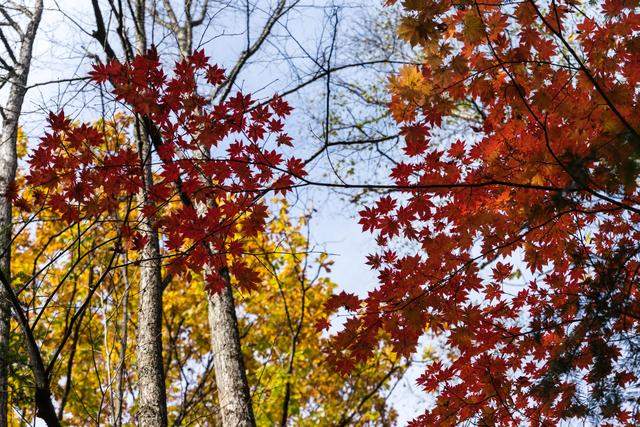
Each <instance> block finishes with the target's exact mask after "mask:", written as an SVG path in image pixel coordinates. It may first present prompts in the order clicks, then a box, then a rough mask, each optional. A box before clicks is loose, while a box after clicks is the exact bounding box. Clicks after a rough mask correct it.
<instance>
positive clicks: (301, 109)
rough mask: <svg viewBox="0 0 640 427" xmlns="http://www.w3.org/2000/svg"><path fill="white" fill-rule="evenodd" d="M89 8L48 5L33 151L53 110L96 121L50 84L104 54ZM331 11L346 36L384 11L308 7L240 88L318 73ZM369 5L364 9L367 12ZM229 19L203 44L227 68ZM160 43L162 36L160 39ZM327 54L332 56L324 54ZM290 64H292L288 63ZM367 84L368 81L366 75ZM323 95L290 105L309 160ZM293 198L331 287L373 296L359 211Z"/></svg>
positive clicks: (403, 397)
mask: <svg viewBox="0 0 640 427" xmlns="http://www.w3.org/2000/svg"><path fill="white" fill-rule="evenodd" d="M374 1H375V0H374ZM87 3H88V2H87V1H85V0H57V1H56V0H45V8H46V9H45V12H44V15H43V22H42V24H41V29H40V33H39V35H38V39H37V41H36V45H35V49H34V61H33V64H32V71H31V74H30V78H29V82H30V84H31V85H33V84H36V85H37V86H36V87H34V88H33V89H31V90H30V91H29V93H28V96H27V100H26V102H25V105H24V111H25V113H26V114H25V115H24V116H23V120H22V122H21V125H22V126H23V127H24V129H25V131H26V132H27V135H28V136H29V138H30V141H31V144H33V141H35V140H37V138H38V137H39V136H40V135H41V134H42V132H43V130H44V129H43V118H44V114H45V113H46V111H47V110H58V109H60V108H65V109H66V110H67V111H73V112H75V113H76V114H78V118H80V119H82V118H83V117H87V118H89V117H92V115H93V113H94V111H93V110H91V109H89V108H87V106H91V105H95V99H94V97H95V94H94V93H92V92H91V91H86V90H84V89H85V88H84V86H83V85H84V83H82V82H80V83H78V82H69V83H61V84H45V83H46V82H50V81H55V80H59V79H73V78H76V77H78V76H83V75H84V74H85V73H86V71H87V70H88V69H89V67H90V64H91V62H92V59H91V58H90V57H89V56H88V55H87V53H88V52H98V51H99V50H98V46H96V44H95V42H94V41H93V40H92V39H91V38H90V37H89V36H88V34H87V32H90V31H92V30H93V27H94V24H93V22H94V21H93V20H94V18H93V14H92V12H91V10H90V9H87ZM269 4H271V0H258V3H257V5H258V6H259V7H264V8H267V7H268V6H269ZM332 4H341V5H342V6H344V7H343V8H341V9H340V12H339V13H340V18H341V23H340V26H339V27H338V28H339V30H340V31H342V34H345V36H346V35H348V34H349V32H350V31H355V32H358V31H360V30H361V29H360V28H357V27H353V28H352V27H350V26H353V25H358V23H361V22H362V20H361V19H359V18H361V15H362V13H363V12H365V13H366V12H370V10H369V11H367V8H369V9H375V8H377V7H378V6H377V5H373V6H371V4H372V3H371V2H358V1H353V2H347V1H338V0H335V1H333V2H330V1H315V0H310V1H308V2H307V3H305V4H303V6H302V7H301V8H300V9H299V11H297V12H295V13H293V14H292V15H291V17H290V18H288V20H287V22H286V29H285V27H284V26H282V27H280V28H276V30H275V33H276V36H277V38H276V39H274V42H273V43H272V44H271V45H270V46H267V49H266V50H265V54H263V55H262V56H258V57H257V58H256V60H255V61H254V63H253V64H252V65H251V67H249V68H248V71H247V72H246V73H245V74H244V75H243V76H242V78H241V79H240V80H239V81H238V84H239V86H241V87H243V89H245V90H248V91H255V92H256V93H257V94H258V95H261V96H265V97H267V96H269V95H270V94H271V93H274V92H277V91H283V90H286V89H287V88H288V87H290V85H291V83H290V82H291V81H292V74H291V66H292V64H293V65H295V67H296V68H297V69H299V70H302V73H304V72H308V71H311V70H314V69H316V68H317V64H314V63H313V61H312V60H311V59H310V58H309V57H314V56H322V54H323V51H322V49H320V50H318V45H322V46H326V45H327V42H328V40H330V37H331V31H330V30H331V28H327V27H326V25H325V24H326V23H327V22H328V21H329V22H330V19H329V18H328V16H331V13H332V12H333V11H334V10H335V9H334V8H332V7H329V6H331V5H332ZM363 5H366V6H365V7H364V8H363V7H362V6H363ZM60 10H61V11H63V12H62V13H61V12H60ZM223 13H225V12H223ZM258 15H259V13H258ZM231 16H233V15H229V14H227V17H225V18H224V19H222V20H219V21H216V23H215V26H217V25H219V28H218V27H211V28H208V29H207V35H212V36H211V37H207V38H206V39H203V44H204V47H205V50H206V53H207V54H208V55H209V56H211V57H212V58H213V59H214V60H215V61H217V62H219V63H220V64H222V65H223V66H225V65H226V66H228V64H232V63H233V61H234V60H235V59H236V58H237V55H238V54H239V52H240V51H241V49H242V48H243V46H244V43H245V40H246V38H245V31H244V22H237V21H234V20H233V19H232V18H230V17H231ZM252 26H253V29H252V34H254V33H255V31H258V30H259V28H260V19H259V18H256V22H253V23H252ZM155 36H156V35H155V34H154V37H155ZM157 37H161V35H160V34H158V35H157ZM196 39H198V35H196ZM343 40H344V39H343ZM196 44H198V43H197V42H196ZM347 48H348V47H347V46H345V45H341V44H338V45H337V46H336V48H335V52H334V53H333V54H334V56H335V58H336V59H335V61H336V64H338V65H339V61H340V60H341V58H342V59H343V58H346V56H347V55H344V56H343V55H342V53H343V52H342V51H346V50H347ZM349 48H353V47H349ZM356 48H357V47H356ZM324 54H325V55H326V52H324ZM363 54H371V53H370V52H365V53H363ZM373 54H375V52H374V53H373ZM365 56H366V55H365ZM284 57H287V60H286V61H285V60H284V59H283V58H284ZM348 72H351V71H348ZM353 73H354V75H352V76H349V75H347V76H344V74H342V75H341V76H342V77H344V78H345V79H349V78H352V79H353V78H356V77H357V75H356V74H355V73H358V71H353ZM362 76H363V77H364V78H368V77H369V76H367V75H364V74H362ZM323 90H324V85H323V80H320V81H319V82H318V83H317V84H315V85H311V86H310V87H309V88H307V89H306V90H305V91H304V92H302V93H301V94H300V95H299V96H296V97H293V98H291V102H292V103H293V105H294V107H296V108H297V110H296V111H294V115H293V118H294V120H293V124H292V125H290V127H289V128H288V130H289V132H290V133H291V134H292V135H293V136H294V138H295V139H296V141H295V145H296V149H298V150H302V151H303V152H309V153H311V152H313V151H314V150H315V149H317V147H318V145H317V144H318V141H317V140H315V141H314V139H317V138H316V137H314V135H316V136H317V135H318V134H319V133H321V125H320V124H318V123H317V119H318V117H321V116H322V105H321V103H319V102H318V101H319V100H321V99H323V98H322V94H323ZM310 123H314V125H310ZM332 161H339V158H335V159H332V158H324V159H321V161H319V162H317V164H316V165H315V166H314V171H313V172H312V173H314V174H317V176H319V177H320V178H322V179H323V180H327V179H328V178H327V176H329V178H330V175H331V171H330V169H329V167H328V165H330V164H331V163H332ZM371 165H372V166H371V168H372V169H371V170H370V172H365V175H364V176H360V177H359V178H364V179H365V180H375V179H378V174H377V173H376V172H379V171H377V170H374V168H375V163H372V164H371ZM295 197H296V200H295V203H294V206H293V208H294V210H295V209H297V210H298V211H299V212H303V211H308V210H309V209H314V210H315V213H314V215H313V217H312V221H311V223H310V227H311V239H312V241H313V242H314V243H315V244H316V245H317V246H318V247H321V248H322V249H323V250H325V251H327V252H328V253H329V254H331V256H332V259H333V261H334V264H333V267H332V271H331V273H330V277H331V279H332V280H333V281H334V282H335V283H337V284H338V286H339V287H340V288H341V289H345V290H347V291H350V292H355V293H358V294H360V295H365V294H366V292H367V291H369V290H371V289H373V288H374V287H375V286H376V283H377V279H376V277H375V274H374V273H373V272H372V271H371V270H370V269H369V268H368V267H367V266H366V265H365V263H364V261H365V256H366V254H368V253H370V252H372V251H374V250H375V242H374V240H373V236H372V235H371V234H368V233H363V232H362V231H361V227H360V226H359V225H358V223H357V213H356V209H354V207H353V204H350V203H348V201H345V200H344V198H343V197H342V196H341V195H339V194H337V193H335V192H331V191H325V190H313V191H303V192H300V193H298V194H296V196H295ZM421 369H422V367H421V366H415V367H412V368H411V369H410V370H409V372H408V373H407V375H406V376H405V378H404V379H403V380H402V381H401V383H400V384H398V386H397V387H396V389H395V390H394V391H393V394H392V396H391V402H392V404H393V406H394V407H395V408H396V410H397V411H398V412H399V415H400V420H399V421H400V424H401V425H402V424H404V423H405V422H406V421H409V420H411V419H412V418H413V417H415V416H416V415H419V414H420V413H421V410H420V409H421V408H423V407H424V406H423V405H424V399H425V396H424V395H423V394H422V393H421V392H420V391H419V390H418V389H417V387H415V385H414V381H415V378H416V377H417V376H418V375H419V374H420V373H421Z"/></svg>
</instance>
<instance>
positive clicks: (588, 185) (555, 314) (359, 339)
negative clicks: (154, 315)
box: [331, 0, 640, 426]
mask: <svg viewBox="0 0 640 427" xmlns="http://www.w3.org/2000/svg"><path fill="white" fill-rule="evenodd" d="M402 5H403V7H404V9H405V18H404V20H403V22H402V23H401V27H400V33H401V35H402V36H403V37H404V38H405V39H406V40H407V41H408V42H410V43H412V44H413V45H416V46H418V47H420V48H421V50H422V52H423V55H424V64H423V65H422V66H421V67H414V66H406V67H405V68H404V69H403V70H402V71H401V73H400V74H399V75H398V76H395V77H393V78H392V79H391V81H390V87H391V91H392V96H393V99H392V102H391V104H390V110H391V112H392V114H393V116H394V118H395V119H396V120H397V122H398V123H399V125H400V126H401V128H402V133H403V135H404V139H405V144H404V152H405V154H406V157H405V160H403V161H402V162H400V163H398V164H397V165H396V166H395V167H394V168H393V171H392V172H391V175H390V177H391V178H392V179H393V181H394V182H395V183H396V184H397V187H398V191H397V192H395V193H393V194H392V195H386V196H383V197H381V198H379V200H378V201H377V202H376V203H374V204H372V205H370V206H368V207H365V208H364V209H363V210H362V211H361V212H360V216H361V219H360V223H361V224H362V226H363V229H364V230H367V231H372V232H374V233H375V234H376V238H377V242H378V244H379V248H380V249H379V250H378V251H377V252H376V253H373V254H371V255H370V256H369V257H368V263H369V265H370V266H371V267H372V268H373V269H375V270H377V271H378V274H379V276H378V277H379V280H380V285H379V287H377V288H376V289H375V290H373V291H371V292H370V293H369V294H368V295H367V297H366V298H364V299H363V300H360V299H359V298H358V297H356V296H354V295H349V294H342V295H339V296H337V297H335V298H334V300H333V301H332V303H331V305H332V308H338V307H344V308H346V309H347V310H350V311H351V312H352V313H353V316H352V317H351V318H350V319H349V320H348V322H347V323H346V326H345V328H344V329H343V331H342V332H340V333H339V334H338V335H337V336H336V338H335V352H334V354H333V358H334V359H335V360H336V361H337V362H338V364H339V365H338V366H340V367H342V368H343V369H347V370H348V368H349V367H350V364H351V363H353V362H354V361H358V360H362V359H365V358H367V357H368V356H369V354H370V352H371V351H372V349H373V348H375V342H376V339H377V337H379V336H380V334H381V333H384V334H388V335H389V336H390V337H391V342H392V343H393V346H394V348H395V350H396V351H397V352H398V353H400V354H404V355H409V354H411V353H412V352H414V351H415V349H416V346H417V340H418V338H419V337H421V336H423V335H425V334H426V333H427V331H430V334H432V335H433V336H439V337H440V338H441V339H443V340H444V341H445V342H446V345H447V353H446V354H445V355H444V356H443V357H441V358H440V360H436V361H434V362H433V363H431V364H430V365H429V366H428V367H427V368H426V370H425V372H424V374H423V375H422V377H421V378H420V379H419V384H420V385H421V387H422V388H423V389H424V390H425V391H427V392H429V393H432V394H433V395H434V397H435V401H434V402H435V403H434V405H432V406H431V407H429V408H427V410H426V412H425V413H424V415H422V416H420V417H419V418H417V419H416V420H415V421H414V424H415V425H429V426H433V425H455V424H458V423H463V422H470V421H471V422H474V423H476V424H479V425H514V426H516V425H522V423H526V424H530V425H557V424H558V423H560V422H561V421H563V420H564V421H568V420H572V419H573V420H575V419H580V420H591V421H593V422H595V423H596V424H606V423H610V424H615V423H622V424H628V425H636V424H637V423H638V422H640V411H639V408H638V403H640V402H639V401H638V395H637V392H636V390H637V389H638V386H640V379H639V378H638V371H639V369H640V366H639V361H638V357H637V355H638V345H640V341H638V332H639V328H640V323H639V321H640V301H639V297H640V295H639V291H638V286H637V283H638V275H637V274H638V269H639V268H640V262H639V261H640V259H639V255H640V253H639V251H640V247H639V246H638V241H639V240H640V234H639V230H638V228H637V224H638V221H639V220H640V209H639V201H640V200H639V197H640V194H639V192H640V190H639V188H638V172H639V169H638V153H639V152H640V151H639V149H640V136H639V134H638V129H640V123H639V122H638V117H637V116H638V115H637V110H638V102H639V98H638V96H639V94H638V90H637V87H638V83H639V82H640V66H639V64H640V44H639V39H638V37H637V32H638V31H639V30H640V15H639V14H638V2H636V1H631V2H625V1H618V0H607V1H604V2H601V3H597V4H594V5H587V4H586V3H581V2H576V1H571V0H566V1H565V0H560V1H551V2H548V1H544V2H537V1H523V2H516V3H513V2H495V1H489V2H470V1H462V2H449V1H440V0H429V1H414V0H406V1H404V2H403V3H402ZM460 112H471V114H473V115H474V117H473V119H466V120H467V121H466V122H465V126H464V127H465V129H466V130H465V131H464V133H463V134H459V135H458V138H457V140H456V139H454V140H451V141H449V142H446V140H445V141H443V139H442V138H439V137H438V135H441V134H442V130H443V129H446V127H447V125H448V124H450V123H451V122H452V121H456V120H458V122H459V119H457V117H458V118H459V117H460V114H459V113H460Z"/></svg>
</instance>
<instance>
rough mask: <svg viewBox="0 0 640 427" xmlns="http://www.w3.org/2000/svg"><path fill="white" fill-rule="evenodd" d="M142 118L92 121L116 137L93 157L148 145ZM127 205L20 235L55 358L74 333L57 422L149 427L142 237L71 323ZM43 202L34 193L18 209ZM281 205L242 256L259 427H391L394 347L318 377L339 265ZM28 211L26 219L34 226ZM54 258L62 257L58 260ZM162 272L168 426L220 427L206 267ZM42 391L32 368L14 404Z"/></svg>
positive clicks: (59, 389) (34, 304)
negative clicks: (250, 277) (344, 373)
mask: <svg viewBox="0 0 640 427" xmlns="http://www.w3.org/2000/svg"><path fill="white" fill-rule="evenodd" d="M132 123H133V119H132V118H131V117H127V116H123V115H117V116H116V117H114V119H113V120H104V121H103V120H101V121H98V122H96V123H95V124H94V125H93V127H94V128H95V129H99V130H100V132H101V134H102V135H103V136H104V138H103V144H104V146H99V149H98V150H94V153H104V154H105V155H106V156H107V158H108V156H109V155H110V154H109V153H111V152H118V151H121V150H125V149H129V150H135V143H134V142H132V140H133V137H132V136H130V134H129V132H128V129H130V127H131V126H132ZM67 149H68V150H69V152H68V154H70V155H72V156H73V155H75V154H77V152H75V151H73V150H72V149H71V147H70V146H69V145H68V146H67ZM23 151H24V150H23ZM133 158H135V157H133ZM105 162H106V164H107V165H108V164H109V163H108V160H106V161H105V159H104V158H102V159H100V161H99V162H98V164H105ZM156 178H157V179H156V182H160V181H161V177H160V176H156ZM18 184H19V186H20V187H21V188H23V187H26V186H25V183H24V177H23V176H20V175H19V176H18ZM96 193H100V190H97V191H96ZM109 194H110V195H111V196H113V194H114V193H113V192H111V193H109ZM104 196H106V194H102V195H99V196H98V198H99V199H102V198H103V197H104ZM112 199H113V197H112ZM116 199H117V200H119V201H120V203H119V206H120V207H119V209H120V210H121V211H120V212H118V211H117V210H114V211H113V213H112V216H111V218H110V219H107V218H106V217H103V218H101V217H98V218H97V219H96V218H95V217H92V218H90V219H89V220H88V221H87V222H83V223H82V225H81V227H80V230H81V232H82V237H81V239H80V238H78V231H77V227H75V226H74V227H68V226H66V223H65V222H64V221H60V220H52V219H55V218H56V217H55V215H54V213H53V212H51V211H47V212H46V213H45V212H43V213H41V214H39V218H40V220H38V221H31V222H29V224H30V225H31V227H32V232H30V233H21V234H19V235H18V236H17V239H16V241H15V243H14V245H15V251H16V254H15V263H14V272H15V276H16V278H18V279H19V280H21V281H26V283H27V284H28V286H27V287H26V288H25V289H24V291H23V292H21V294H20V296H21V299H22V301H23V304H22V305H23V306H27V307H29V310H28V313H33V316H34V317H37V318H40V320H39V321H35V322H32V324H33V325H34V326H35V327H34V335H35V336H36V337H37V339H38V341H39V342H40V343H41V345H40V349H41V351H42V353H43V354H45V355H51V354H53V353H54V352H55V351H56V348H57V347H58V346H59V343H58V342H57V340H56V337H60V336H64V335H66V334H69V333H70V338H69V343H68V345H67V346H66V347H65V351H63V352H60V353H59V356H58V358H57V361H56V363H55V365H54V368H53V369H52V370H51V378H50V384H52V394H53V396H54V398H55V401H57V402H58V405H57V409H58V419H60V420H64V421H65V423H67V424H71V425H85V424H103V423H108V424H110V425H122V424H123V423H124V424H127V423H131V422H134V420H136V414H137V413H138V410H137V408H139V402H140V391H139V390H138V388H137V387H136V383H137V378H138V373H137V370H135V369H133V368H134V366H135V365H136V364H137V361H136V352H135V351H133V350H132V349H134V348H135V346H136V337H135V336H133V334H128V332H127V329H128V328H127V325H129V324H130V325H131V326H132V327H135V325H136V323H137V322H139V317H138V316H139V315H138V311H137V310H136V307H137V306H138V304H139V303H138V301H137V300H138V299H139V298H140V296H139V295H140V293H139V288H140V286H142V283H141V282H140V280H139V275H140V274H141V271H140V269H138V268H135V267H134V266H133V265H132V264H135V263H137V262H138V260H139V259H141V257H142V255H141V254H140V249H139V247H140V243H138V244H134V240H135V239H128V240H126V241H125V242H124V243H123V244H121V245H120V249H119V251H120V252H119V257H118V260H119V262H118V264H117V266H116V268H114V269H112V270H111V272H110V273H109V274H108V275H107V278H106V280H105V281H104V282H103V283H102V284H100V286H99V287H98V288H97V290H96V291H95V293H94V296H93V298H91V299H90V300H89V302H88V303H87V308H86V310H84V312H83V313H84V314H82V315H80V316H79V317H78V318H77V319H78V321H77V322H76V323H75V324H73V325H71V327H70V325H69V323H70V319H71V318H73V317H74V315H75V314H76V313H77V311H76V307H78V306H82V305H83V304H84V301H86V297H87V294H88V292H89V291H90V290H91V289H92V288H93V286H92V283H94V282H95V277H96V276H97V275H99V273H100V272H101V270H102V269H103V268H104V267H103V266H104V265H105V264H107V262H108V260H109V258H110V246H109V245H105V242H110V241H113V238H115V237H117V236H118V231H119V229H120V228H121V224H122V218H123V217H125V216H126V212H127V201H128V200H135V197H132V196H131V195H130V196H129V197H124V198H116ZM33 202H34V200H33V198H32V197H29V195H28V194H25V198H24V199H20V200H19V201H18V203H17V205H18V206H25V205H29V204H32V203H33ZM272 205H273V206H274V207H275V208H278V207H280V206H282V207H280V210H279V212H278V214H277V216H276V218H275V219H273V220H271V221H270V223H269V224H268V225H267V227H266V229H265V231H264V232H261V233H259V234H258V235H257V236H256V237H255V238H252V239H249V240H248V241H247V246H246V248H245V253H244V254H243V255H242V257H243V258H244V259H245V260H246V262H247V265H248V266H249V267H250V268H252V269H254V270H255V271H256V272H258V275H259V278H260V279H259V283H258V284H257V285H256V287H255V289H254V290H252V291H251V292H246V291H243V292H241V291H239V288H238V284H237V283H235V281H234V288H235V289H236V298H235V300H236V301H238V302H239V303H238V312H239V313H240V314H239V316H240V317H239V323H240V331H241V334H242V339H243V342H244V343H245V346H244V347H243V353H244V358H245V360H246V362H247V363H246V366H247V368H248V380H249V384H250V386H251V390H252V395H253V401H254V407H255V411H256V419H257V422H258V423H259V424H264V423H267V424H273V423H276V422H284V423H286V422H287V421H288V420H289V424H291V423H295V424H300V423H303V424H304V423H310V424H314V423H317V422H331V423H332V424H336V425H347V424H351V423H354V422H361V423H367V422H369V423H371V422H372V420H387V421H388V422H391V421H392V420H393V419H394V417H395V414H394V411H393V410H392V409H391V408H389V406H388V404H387V402H386V398H387V395H388V392H389V391H390V390H391V389H392V388H393V385H394V383H395V382H396V381H398V380H399V379H400V378H401V377H402V374H403V372H404V369H405V366H406V364H405V362H403V361H401V360H398V359H396V357H395V356H394V355H393V354H391V352H390V351H389V349H388V348H387V349H385V348H381V349H380V351H379V352H378V353H377V354H376V357H375V358H374V360H373V361H372V363H366V364H362V365H360V366H358V368H357V370H356V371H355V372H354V375H352V376H349V377H347V378H342V377H341V376H340V375H339V374H337V373H335V372H332V371H331V370H328V369H327V370H325V369H317V367H318V366H321V365H322V363H323V359H324V355H323V352H322V349H323V347H324V346H325V345H326V344H327V343H328V340H327V338H326V337H324V336H323V334H322V333H321V332H320V331H319V330H318V329H316V328H315V326H314V322H315V320H316V319H317V318H319V317H322V316H323V315H324V312H325V308H324V304H325V303H326V302H327V300H328V298H329V296H330V294H331V292H332V291H333V289H334V288H335V285H334V284H333V283H331V282H330V281H329V280H328V279H326V277H324V274H325V271H326V270H327V269H328V268H329V265H330V261H329V260H328V259H327V256H326V254H324V253H317V254H316V252H315V251H314V250H313V248H312V247H310V244H309V242H308V240H307V237H306V236H305V235H303V227H305V222H304V221H300V222H299V223H295V222H294V221H293V220H291V219H289V216H288V214H287V209H286V206H285V205H281V202H280V201H274V202H273V203H272ZM114 209H115V208H114ZM23 215H24V212H22V213H21V214H20V215H16V217H17V218H25V217H24V216H23ZM129 217H130V218H131V221H130V223H129V224H130V227H131V228H134V229H135V228H137V227H136V226H135V224H138V223H139V222H138V221H139V220H138V219H137V216H136V215H134V214H132V213H130V214H129ZM26 218H28V217H26ZM98 247H99V248H98ZM87 249H91V252H89V251H88V250H87ZM87 255H88V256H87ZM162 255H163V258H162V259H165V260H166V259H171V255H172V254H171V253H170V252H166V251H164V250H163V253H162ZM45 259H46V260H49V261H48V262H47V263H46V264H45V263H43V260H45ZM52 260H55V261H52ZM163 264H165V267H166V266H167V263H163ZM38 269H42V270H41V272H40V274H38V276H37V279H36V280H29V279H30V278H32V277H33V275H34V273H33V271H34V270H38ZM163 276H164V277H172V279H171V280H169V281H167V282H166V283H165V286H166V288H165V289H164V294H165V298H164V303H163V304H164V309H163V318H164V322H163V334H162V336H163V339H164V342H163V349H164V363H163V365H164V366H165V367H166V389H167V397H168V402H169V406H168V420H169V422H170V424H172V425H181V424H190V423H198V422H202V420H207V421H209V422H213V423H216V422H219V421H220V412H219V409H218V406H217V396H216V395H217V391H216V379H215V375H214V372H213V371H214V370H213V366H212V364H213V354H212V351H211V348H210V345H209V338H208V335H209V329H208V325H207V323H206V321H203V320H204V318H205V316H206V315H207V305H208V303H207V300H206V299H205V298H201V297H200V296H201V295H202V294H203V293H204V292H205V289H206V282H205V280H204V277H203V275H202V273H201V272H200V273H195V272H194V273H193V274H192V275H191V277H190V280H189V281H188V282H185V281H184V280H183V278H180V277H178V276H168V275H167V274H166V270H165V271H163ZM42 296H47V300H51V299H53V298H55V304H53V303H51V304H48V303H44V304H43V303H42ZM40 310H42V311H40ZM290 322H293V323H290ZM30 386H31V384H30V380H29V375H27V373H24V375H23V379H22V381H21V382H20V383H18V384H16V390H15V391H14V398H15V397H17V396H19V395H20V394H22V393H20V391H24V392H25V394H27V395H28V394H29V393H30V390H29V388H30ZM287 390H289V391H288V392H287ZM13 404H14V405H15V406H16V407H18V408H20V410H19V412H18V413H20V414H22V417H23V419H24V420H29V419H30V418H31V408H32V402H31V399H29V398H28V397H26V398H25V399H24V400H23V401H17V400H15V399H14V402H13ZM285 407H286V408H287V410H286V411H285V410H284V409H283V408H285ZM25 422H28V421H25Z"/></svg>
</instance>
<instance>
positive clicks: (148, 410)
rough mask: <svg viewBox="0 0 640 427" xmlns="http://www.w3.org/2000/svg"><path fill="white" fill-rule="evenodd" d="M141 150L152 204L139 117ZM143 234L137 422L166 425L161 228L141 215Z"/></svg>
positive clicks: (139, 12) (140, 45)
mask: <svg viewBox="0 0 640 427" xmlns="http://www.w3.org/2000/svg"><path fill="white" fill-rule="evenodd" d="M135 4H136V8H135V17H134V19H135V21H136V49H137V51H138V54H144V53H145V50H146V48H147V39H146V33H145V14H146V0H137V1H136V3H135ZM137 120H139V121H138V123H137V129H138V132H137V133H136V136H137V139H138V149H139V152H140V159H141V161H142V167H143V173H144V189H143V192H142V198H143V200H142V202H143V204H144V206H146V205H148V204H149V203H150V201H149V194H150V193H151V187H152V185H153V171H152V169H151V164H152V150H151V141H150V140H149V134H148V132H147V131H146V129H144V126H143V125H142V122H141V120H142V119H141V118H140V117H138V118H137ZM141 220H142V221H141V228H142V235H143V237H144V238H146V240H147V243H146V244H145V247H144V248H143V250H142V254H141V256H142V259H143V261H142V262H141V263H140V301H139V305H138V307H139V310H138V347H137V362H138V388H139V390H140V396H139V406H140V410H139V411H138V421H139V425H140V426H143V427H146V426H149V427H165V426H166V425H167V422H168V421H167V393H166V390H165V383H164V368H163V358H162V291H163V287H162V271H161V263H160V242H159V240H158V230H157V229H156V227H155V225H154V224H153V221H152V220H151V219H149V218H146V217H145V216H144V214H142V216H141Z"/></svg>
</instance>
